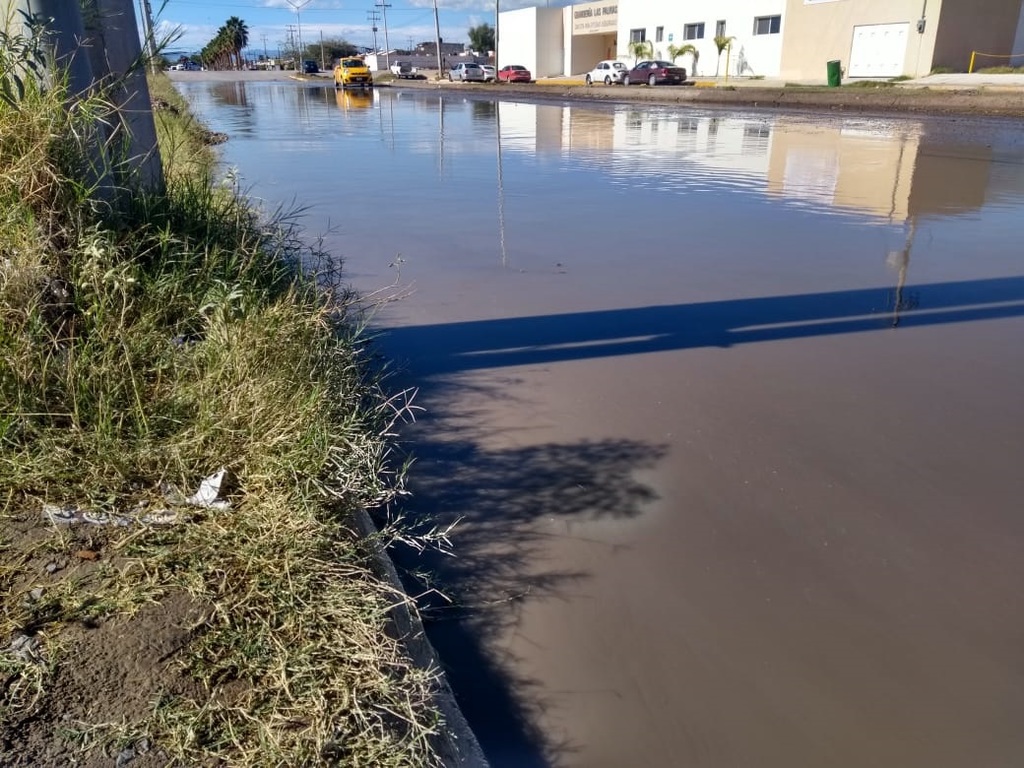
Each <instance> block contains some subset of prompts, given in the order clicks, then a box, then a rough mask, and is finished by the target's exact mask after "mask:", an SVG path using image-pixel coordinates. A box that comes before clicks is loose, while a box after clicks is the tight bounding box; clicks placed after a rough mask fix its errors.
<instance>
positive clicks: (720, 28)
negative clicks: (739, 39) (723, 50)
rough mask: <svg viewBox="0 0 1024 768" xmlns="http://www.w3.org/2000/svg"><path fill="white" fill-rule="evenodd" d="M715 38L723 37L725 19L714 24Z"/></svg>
mask: <svg viewBox="0 0 1024 768" xmlns="http://www.w3.org/2000/svg"><path fill="white" fill-rule="evenodd" d="M715 37H725V19H719V20H718V21H716V22H715Z"/></svg>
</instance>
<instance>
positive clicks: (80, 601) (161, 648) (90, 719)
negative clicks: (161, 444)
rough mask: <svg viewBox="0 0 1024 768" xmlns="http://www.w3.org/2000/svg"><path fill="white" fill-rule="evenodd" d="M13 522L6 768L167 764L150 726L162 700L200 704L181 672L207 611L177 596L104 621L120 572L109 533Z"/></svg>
mask: <svg viewBox="0 0 1024 768" xmlns="http://www.w3.org/2000/svg"><path fill="white" fill-rule="evenodd" d="M7 523H8V524H7V525H5V529H4V535H3V543H4V545H5V549H6V552H5V564H11V565H13V566H14V567H11V568H10V570H9V571H8V572H7V574H6V575H7V576H8V577H9V578H10V579H11V580H10V581H9V582H8V584H9V585H10V589H9V590H8V591H7V594H6V596H5V598H4V603H3V619H4V625H5V627H6V629H7V636H5V637H3V638H2V643H3V648H5V649H6V650H5V651H4V653H3V656H2V657H0V661H2V663H0V681H2V692H3V693H2V699H0V701H2V708H0V764H2V765H4V766H10V767H11V768H14V767H20V766H26V767H27V766H50V765H52V766H58V765H77V766H104V767H107V766H126V765H132V766H147V765H165V764H166V763H167V762H168V757H167V755H166V754H163V753H162V752H161V750H160V747H159V744H158V743H156V742H155V741H154V739H153V738H152V736H151V734H150V733H149V732H148V729H147V726H146V725H145V723H146V721H147V720H149V719H150V718H151V717H152V714H153V711H154V708H155V706H156V704H157V702H158V701H160V700H161V698H162V697H166V696H182V695H184V696H189V697H192V698H196V699H198V698H200V696H199V691H198V687H197V685H196V684H195V683H194V682H193V681H192V680H191V679H190V678H188V677H187V676H186V675H185V674H184V672H183V671H182V670H181V669H180V667H179V665H178V664H176V663H175V662H176V659H177V657H178V654H179V653H180V652H181V650H182V649H183V648H184V647H185V646H186V645H187V644H188V642H189V640H190V639H191V628H192V627H194V626H197V625H198V624H199V623H200V622H201V620H202V612H201V609H200V606H198V605H197V604H196V603H195V602H194V601H192V600H191V599H190V598H189V597H188V595H186V594H184V593H181V592H177V593H173V594H171V595H168V596H166V597H164V598H163V599H161V600H160V601H159V602H152V603H149V604H146V605H143V606H142V607H140V608H139V609H138V610H137V611H135V612H134V613H130V614H128V615H125V614H120V613H116V612H114V613H108V611H111V609H110V608H109V607H108V606H107V605H106V604H105V602H104V600H105V599H104V598H101V597H97V596H96V595H99V594H101V592H102V590H101V589H100V587H101V585H102V581H103V578H104V576H103V574H104V566H111V567H115V568H116V567H119V566H121V565H123V564H121V563H118V562H117V561H116V559H115V558H114V556H113V555H114V553H113V552H112V548H111V546H110V539H111V538H112V535H113V534H112V533H111V532H110V531H108V530H106V529H105V528H103V527H101V526H94V525H76V526H70V527H68V528H66V529H62V528H55V527H53V526H49V525H44V524H30V523H29V522H27V521H26V520H25V519H20V520H18V519H15V520H9V521H7Z"/></svg>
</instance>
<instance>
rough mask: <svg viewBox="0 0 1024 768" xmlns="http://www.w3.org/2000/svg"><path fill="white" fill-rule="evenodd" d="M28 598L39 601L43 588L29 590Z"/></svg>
mask: <svg viewBox="0 0 1024 768" xmlns="http://www.w3.org/2000/svg"><path fill="white" fill-rule="evenodd" d="M28 596H29V597H30V598H32V599H33V600H41V599H42V597H43V588H42V587H36V588H35V589H33V590H31V591H30V592H29V593H28Z"/></svg>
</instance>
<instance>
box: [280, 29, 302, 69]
mask: <svg viewBox="0 0 1024 768" xmlns="http://www.w3.org/2000/svg"><path fill="white" fill-rule="evenodd" d="M285 32H286V33H287V35H288V37H287V38H286V43H287V45H288V53H289V55H290V56H294V57H295V61H296V62H297V61H298V58H299V49H298V48H297V47H296V43H295V25H294V24H289V25H288V26H287V27H285ZM282 66H283V64H282ZM295 68H296V70H297V69H298V65H297V64H296V65H295Z"/></svg>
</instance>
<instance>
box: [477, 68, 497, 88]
mask: <svg viewBox="0 0 1024 768" xmlns="http://www.w3.org/2000/svg"><path fill="white" fill-rule="evenodd" d="M480 66H481V67H482V68H483V70H484V82H485V83H493V82H494V81H495V80H497V79H498V70H497V69H495V68H494V67H492V66H491V65H490V64H481V65H480Z"/></svg>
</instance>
